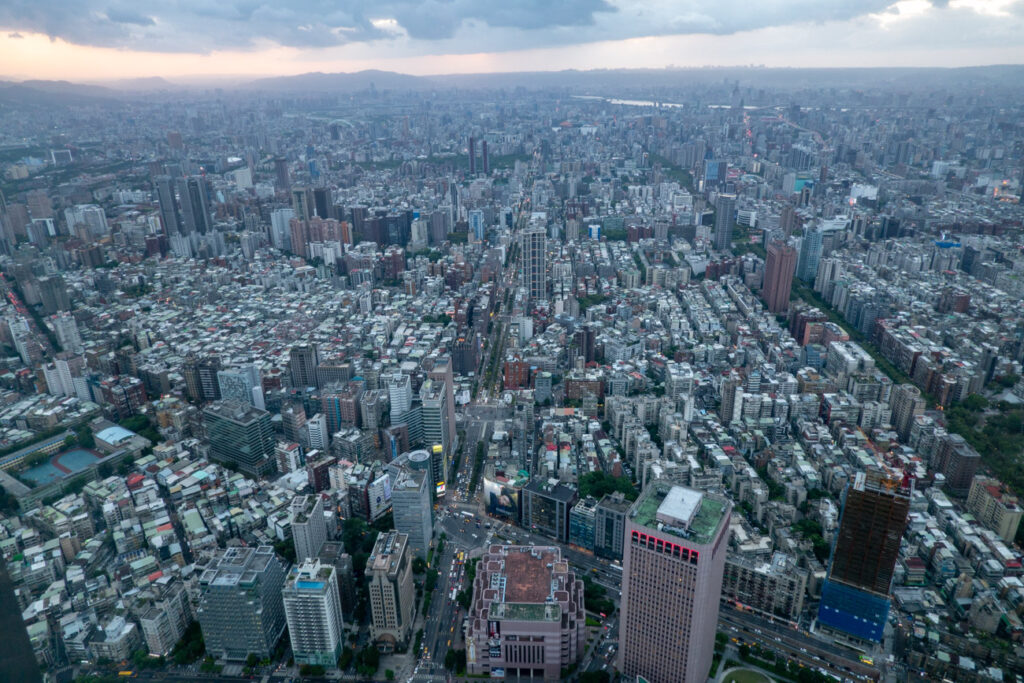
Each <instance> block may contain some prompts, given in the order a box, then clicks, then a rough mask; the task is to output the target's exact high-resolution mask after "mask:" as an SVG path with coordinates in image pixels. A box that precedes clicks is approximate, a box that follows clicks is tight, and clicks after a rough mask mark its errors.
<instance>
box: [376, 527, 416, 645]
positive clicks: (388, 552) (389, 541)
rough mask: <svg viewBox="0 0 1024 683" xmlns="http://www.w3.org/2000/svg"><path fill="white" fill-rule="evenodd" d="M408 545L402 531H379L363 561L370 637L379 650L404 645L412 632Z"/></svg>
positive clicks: (413, 595)
mask: <svg viewBox="0 0 1024 683" xmlns="http://www.w3.org/2000/svg"><path fill="white" fill-rule="evenodd" d="M408 546H409V537H408V536H406V535H405V534H400V533H398V532H397V531H391V532H389V533H386V534H380V535H378V536H377V542H376V543H375V544H374V545H373V552H372V553H370V558H369V559H368V560H367V561H366V576H367V577H368V579H369V582H370V611H371V613H372V621H371V623H370V637H371V638H372V639H373V641H374V642H375V643H376V645H377V648H378V649H380V650H381V651H382V652H390V651H393V650H394V649H395V648H396V647H399V646H403V645H405V644H406V643H408V642H409V636H410V635H411V634H412V622H413V614H414V611H415V605H414V604H413V603H414V602H415V600H416V591H415V589H414V587H413V581H412V558H411V556H410V553H409V547H408Z"/></svg>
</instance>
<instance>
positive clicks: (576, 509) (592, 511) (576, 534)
mask: <svg viewBox="0 0 1024 683" xmlns="http://www.w3.org/2000/svg"><path fill="white" fill-rule="evenodd" d="M596 523H597V499H596V498H593V497H592V496H587V497H586V498H580V499H579V500H578V501H577V502H576V504H575V505H573V506H572V509H571V510H569V545H572V546H576V547H578V548H584V549H586V550H590V551H593V550H594V527H595V526H596Z"/></svg>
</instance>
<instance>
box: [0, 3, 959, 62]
mask: <svg viewBox="0 0 1024 683" xmlns="http://www.w3.org/2000/svg"><path fill="white" fill-rule="evenodd" d="M893 2H894V0H760V2H751V1H750V0H422V1H421V0H379V1H374V0H333V1H332V0H287V1H282V0H223V1H211V0H166V1H164V2H160V3H152V2H148V3H147V2H139V3H131V4H129V3H125V2H117V0H115V3H116V4H113V5H111V4H110V0H106V1H105V2H101V1H100V0H5V1H4V2H0V27H3V28H6V29H8V30H14V31H33V32H38V33H44V34H46V35H48V36H50V37H51V38H62V39H64V40H67V41H69V42H72V43H76V44H83V45H97V46H106V47H120V48H128V49H143V50H158V51H167V52H204V53H205V52H210V51H212V50H217V49H234V48H247V47H252V46H257V45H265V44H267V43H276V44H280V45H285V46H291V47H326V46H333V45H344V44H347V43H360V42H367V41H372V40H378V39H388V38H393V37H395V36H401V35H403V34H407V35H408V36H409V37H410V38H412V39H415V40H419V41H424V42H426V41H448V43H449V44H447V45H445V46H443V49H445V50H448V51H459V52H470V51H494V50H511V49H517V48H525V47H543V46H557V45H566V44H575V43H586V42H592V41H598V40H616V39H622V38H634V37H642V36H657V35H667V34H688V33H711V34H718V35H729V34H732V33H737V32H740V31H746V30H753V29H758V28H765V27H773V26H788V25H792V24H796V23H803V22H823V21H832V20H837V21H843V20H848V19H852V18H855V17H858V16H863V15H865V14H868V13H872V12H879V11H883V10H885V9H886V8H887V7H889V6H891V5H892V4H893ZM932 2H933V3H934V4H935V5H936V6H942V5H944V4H945V2H946V0H932ZM460 28H461V29H463V30H462V31H460V30H459V29H460ZM457 33H458V40H451V39H452V38H453V37H454V36H456V34H457ZM428 49H429V48H428Z"/></svg>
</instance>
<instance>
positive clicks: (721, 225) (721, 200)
mask: <svg viewBox="0 0 1024 683" xmlns="http://www.w3.org/2000/svg"><path fill="white" fill-rule="evenodd" d="M735 222H736V195H734V194H720V195H718V199H717V200H716V201H715V251H729V249H731V248H732V228H733V225H734V224H735Z"/></svg>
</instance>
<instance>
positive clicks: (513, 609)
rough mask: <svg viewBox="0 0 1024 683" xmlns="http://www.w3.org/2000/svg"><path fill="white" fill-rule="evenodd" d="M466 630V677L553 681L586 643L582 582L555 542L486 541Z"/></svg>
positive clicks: (574, 659) (576, 657) (581, 650)
mask: <svg viewBox="0 0 1024 683" xmlns="http://www.w3.org/2000/svg"><path fill="white" fill-rule="evenodd" d="M465 629H466V630H465V636H466V666H467V670H468V673H469V674H470V675H477V676H490V677H491V678H502V677H504V678H506V679H510V680H519V679H523V678H525V679H534V680H541V679H542V680H545V681H556V680H559V679H560V677H561V675H562V671H564V670H565V669H567V668H569V667H570V666H572V665H573V664H575V663H576V662H578V661H579V659H580V658H581V657H582V656H583V651H584V648H585V645H586V613H585V611H584V605H583V581H582V580H580V579H578V578H577V577H576V574H575V573H574V572H573V571H572V569H571V568H570V567H569V562H568V560H566V559H564V558H563V557H562V556H561V550H560V549H559V548H557V547H541V546H508V545H492V546H491V547H490V549H489V550H488V551H487V552H486V553H485V554H484V555H483V557H481V558H480V562H479V563H478V564H477V568H476V577H475V578H474V580H473V602H472V604H471V605H470V609H469V616H468V617H467V619H466V626H465Z"/></svg>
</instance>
